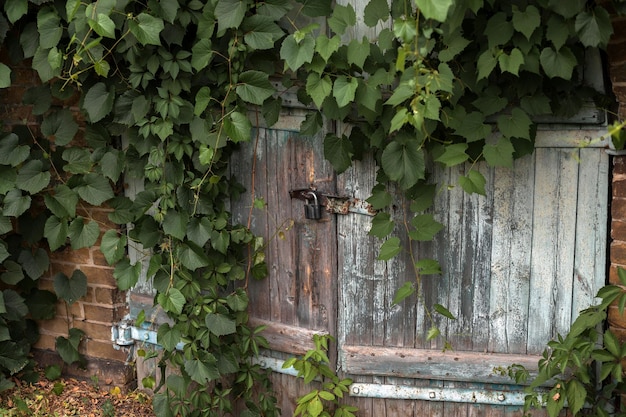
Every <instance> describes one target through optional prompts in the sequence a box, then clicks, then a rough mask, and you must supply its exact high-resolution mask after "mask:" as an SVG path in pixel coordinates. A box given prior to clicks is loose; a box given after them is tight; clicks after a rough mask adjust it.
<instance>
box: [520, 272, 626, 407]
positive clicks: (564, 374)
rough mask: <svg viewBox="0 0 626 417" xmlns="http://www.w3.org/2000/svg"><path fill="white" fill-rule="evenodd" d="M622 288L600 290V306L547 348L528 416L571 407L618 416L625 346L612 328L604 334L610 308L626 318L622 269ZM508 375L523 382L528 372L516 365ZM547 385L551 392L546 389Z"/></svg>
mask: <svg viewBox="0 0 626 417" xmlns="http://www.w3.org/2000/svg"><path fill="white" fill-rule="evenodd" d="M618 278H619V281H620V284H621V285H620V286H617V285H607V286H605V287H603V288H601V289H600V290H599V291H598V294H597V298H598V299H600V300H601V301H600V303H599V304H598V305H595V306H592V307H590V308H588V309H586V310H583V311H582V312H581V313H580V314H579V315H578V317H577V318H576V320H575V321H574V323H573V324H572V326H571V328H570V330H569V333H568V334H567V335H565V336H561V335H558V338H557V339H556V340H552V341H550V342H549V343H548V347H547V348H546V350H544V352H543V355H542V358H541V359H540V360H539V372H538V374H537V376H536V377H535V378H534V379H533V380H532V382H531V383H530V385H529V386H528V388H527V389H526V393H527V396H526V401H525V405H524V409H525V411H529V410H530V409H531V408H539V407H545V408H546V410H547V412H548V415H549V416H550V417H556V416H558V415H560V413H561V411H562V410H563V409H564V407H566V406H567V407H569V412H570V413H571V415H572V416H599V417H606V416H613V415H622V414H616V412H617V410H618V407H619V405H618V400H617V399H618V398H619V393H622V392H624V389H626V383H625V382H624V369H623V364H624V360H625V359H626V344H625V343H623V342H621V341H620V340H619V339H618V337H617V335H616V334H615V333H613V332H612V331H611V330H610V329H608V330H604V331H603V330H602V324H603V323H604V321H605V320H606V318H607V315H608V311H609V309H610V308H616V309H617V310H618V312H619V314H621V315H623V314H624V307H625V306H626V290H625V289H624V288H625V287H626V270H624V269H623V268H621V267H620V268H618ZM509 374H510V375H511V377H512V378H514V379H515V380H516V382H517V383H523V382H525V380H526V379H527V378H528V376H529V373H528V372H527V371H526V370H525V369H524V368H523V367H521V366H519V365H516V366H514V367H511V368H510V369H509ZM546 386H547V387H548V388H546Z"/></svg>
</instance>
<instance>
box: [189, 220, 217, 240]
mask: <svg viewBox="0 0 626 417" xmlns="http://www.w3.org/2000/svg"><path fill="white" fill-rule="evenodd" d="M212 230H213V226H212V224H211V221H210V220H209V219H207V218H206V217H193V218H192V219H191V220H190V221H189V223H188V225H187V237H188V238H189V240H191V241H192V242H193V243H195V244H196V245H198V246H204V245H205V243H207V242H208V241H209V238H210V237H211V231H212Z"/></svg>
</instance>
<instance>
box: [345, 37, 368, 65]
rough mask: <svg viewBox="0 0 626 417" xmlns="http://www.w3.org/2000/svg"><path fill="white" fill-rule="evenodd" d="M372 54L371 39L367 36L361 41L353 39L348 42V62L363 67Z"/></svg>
mask: <svg viewBox="0 0 626 417" xmlns="http://www.w3.org/2000/svg"><path fill="white" fill-rule="evenodd" d="M369 55H370V40H369V39H367V38H366V37H365V36H364V37H363V39H362V40H361V41H360V42H359V41H358V40H356V39H352V40H351V41H350V43H349V44H348V64H350V65H355V66H357V67H358V68H363V65H364V64H365V60H366V59H367V57H368V56H369Z"/></svg>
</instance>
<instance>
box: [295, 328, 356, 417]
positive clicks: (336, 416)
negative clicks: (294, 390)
mask: <svg viewBox="0 0 626 417" xmlns="http://www.w3.org/2000/svg"><path fill="white" fill-rule="evenodd" d="M329 342H334V338H333V337H332V336H330V335H328V334H315V335H313V343H314V344H315V348H314V349H311V350H308V351H307V352H306V353H305V354H304V356H302V357H293V358H290V359H288V360H286V361H285V363H284V364H283V368H291V367H293V368H294V369H295V370H296V371H297V373H298V377H301V378H303V379H304V382H305V383H306V384H310V383H311V382H313V381H319V382H321V388H320V389H312V390H311V391H310V392H308V393H307V394H304V395H302V396H300V397H299V398H298V400H297V406H296V409H295V411H294V417H296V416H302V417H319V416H322V417H354V416H355V415H356V414H354V413H355V412H356V411H358V408H357V407H354V406H350V405H346V404H341V403H340V400H341V399H342V398H343V396H344V395H345V394H346V393H347V392H348V390H349V388H350V384H352V380H351V379H350V378H344V379H341V378H339V376H337V374H336V373H335V372H334V371H333V370H332V369H331V368H330V360H329V359H328V344H329Z"/></svg>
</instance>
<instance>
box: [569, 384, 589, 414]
mask: <svg viewBox="0 0 626 417" xmlns="http://www.w3.org/2000/svg"><path fill="white" fill-rule="evenodd" d="M566 394H567V402H568V405H569V409H570V412H571V413H572V415H573V416H575V415H577V414H578V412H579V411H580V410H582V408H583V406H584V405H585V400H586V399H587V389H586V388H585V386H584V385H583V384H582V383H581V382H580V381H578V380H577V379H576V378H572V379H570V380H569V381H568V382H567V388H566Z"/></svg>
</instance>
